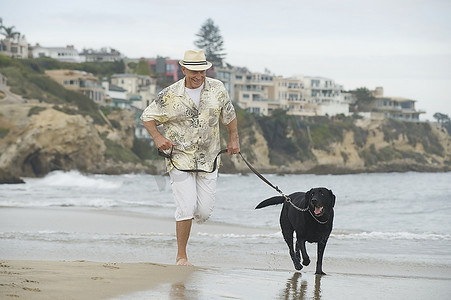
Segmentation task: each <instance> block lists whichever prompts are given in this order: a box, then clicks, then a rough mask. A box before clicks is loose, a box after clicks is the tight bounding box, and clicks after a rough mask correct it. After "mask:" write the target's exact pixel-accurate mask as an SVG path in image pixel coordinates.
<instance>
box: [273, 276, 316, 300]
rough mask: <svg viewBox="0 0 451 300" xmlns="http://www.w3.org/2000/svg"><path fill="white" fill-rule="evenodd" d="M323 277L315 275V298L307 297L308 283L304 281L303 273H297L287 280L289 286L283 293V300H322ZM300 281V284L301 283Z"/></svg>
mask: <svg viewBox="0 0 451 300" xmlns="http://www.w3.org/2000/svg"><path fill="white" fill-rule="evenodd" d="M321 277H322V276H321V275H315V290H314V292H313V297H311V296H308V295H307V287H308V281H307V280H302V273H300V272H295V273H294V274H293V276H292V277H291V278H290V279H288V280H287V285H286V287H285V289H284V290H283V291H282V293H281V294H282V295H281V299H286V300H289V299H315V300H320V299H321ZM299 281H300V282H299Z"/></svg>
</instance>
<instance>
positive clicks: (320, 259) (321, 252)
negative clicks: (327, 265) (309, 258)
mask: <svg viewBox="0 0 451 300" xmlns="http://www.w3.org/2000/svg"><path fill="white" fill-rule="evenodd" d="M326 243H327V240H324V241H319V242H318V254H317V256H318V257H317V260H316V272H315V274H319V275H326V273H324V272H323V256H324V250H325V249H326Z"/></svg>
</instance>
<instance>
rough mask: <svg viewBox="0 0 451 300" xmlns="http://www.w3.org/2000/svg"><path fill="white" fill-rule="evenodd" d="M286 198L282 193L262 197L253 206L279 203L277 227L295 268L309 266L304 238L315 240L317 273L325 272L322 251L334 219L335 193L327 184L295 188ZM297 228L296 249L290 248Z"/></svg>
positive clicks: (260, 206) (310, 240) (311, 241)
mask: <svg viewBox="0 0 451 300" xmlns="http://www.w3.org/2000/svg"><path fill="white" fill-rule="evenodd" d="M288 198H289V199H290V201H287V199H285V197H283V196H277V197H272V198H269V199H266V200H264V201H262V202H261V203H260V204H259V205H257V207H256V209H258V208H262V207H266V206H270V205H275V204H282V203H283V207H282V211H281V212H280V227H281V228H282V234H283V238H284V239H285V242H286V243H287V245H288V248H289V249H290V256H291V259H292V260H293V263H294V267H295V268H296V270H301V269H302V265H301V257H300V254H299V250H301V253H302V264H303V265H304V266H308V265H309V264H310V258H309V256H308V254H307V250H306V248H305V242H306V241H307V242H309V243H318V255H317V261H316V272H315V273H316V274H321V275H325V274H326V273H324V272H323V269H322V267H323V255H324V249H325V248H326V243H327V240H328V239H329V235H330V233H331V231H332V223H333V220H334V209H333V207H334V205H335V195H334V194H333V193H332V191H331V190H329V189H326V188H313V189H311V190H310V191H308V192H307V193H303V192H296V193H293V194H291V195H289V196H288ZM294 231H296V239H297V240H296V252H295V251H294V249H293V232H294Z"/></svg>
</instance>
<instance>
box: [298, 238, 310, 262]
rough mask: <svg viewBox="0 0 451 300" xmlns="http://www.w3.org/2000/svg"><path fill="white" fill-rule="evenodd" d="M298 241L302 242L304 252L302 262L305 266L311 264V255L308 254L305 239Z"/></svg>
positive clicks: (302, 251)
mask: <svg viewBox="0 0 451 300" xmlns="http://www.w3.org/2000/svg"><path fill="white" fill-rule="evenodd" d="M298 243H299V244H300V245H299V246H300V248H301V253H302V264H303V265H304V266H308V265H309V264H310V257H309V256H308V254H307V249H306V248H305V240H301V241H298Z"/></svg>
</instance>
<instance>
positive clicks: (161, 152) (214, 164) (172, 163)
mask: <svg viewBox="0 0 451 300" xmlns="http://www.w3.org/2000/svg"><path fill="white" fill-rule="evenodd" d="M173 151H174V147H172V148H171V152H170V153H169V154H167V153H165V152H163V151H161V150H160V149H158V155H159V156H161V157H164V158H167V159H168V160H169V161H170V162H171V165H172V166H173V167H174V168H176V169H177V170H179V171H182V172H191V173H200V172H204V173H213V172H214V171H216V167H217V163H218V157H219V155H221V154H223V153H226V152H227V149H222V150H221V151H219V153H218V154H217V155H216V157H215V161H214V162H213V170H211V171H205V170H200V169H194V170H191V169H179V168H177V166H176V165H175V164H174V162H173V160H172V152H173Z"/></svg>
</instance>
